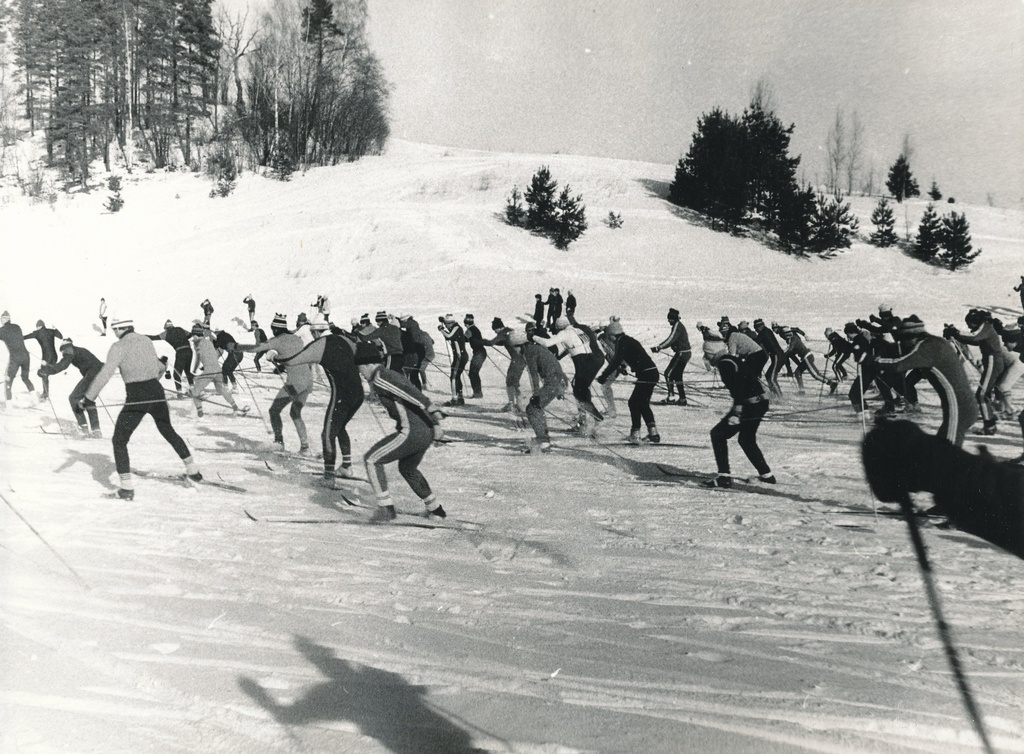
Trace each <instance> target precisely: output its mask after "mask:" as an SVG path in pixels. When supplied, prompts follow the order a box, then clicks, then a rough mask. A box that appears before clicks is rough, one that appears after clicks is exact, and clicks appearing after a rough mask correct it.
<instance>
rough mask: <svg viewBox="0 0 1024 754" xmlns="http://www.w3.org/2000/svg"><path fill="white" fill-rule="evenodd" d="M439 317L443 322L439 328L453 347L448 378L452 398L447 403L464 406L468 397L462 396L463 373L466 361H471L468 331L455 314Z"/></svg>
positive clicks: (447, 404) (449, 345)
mask: <svg viewBox="0 0 1024 754" xmlns="http://www.w3.org/2000/svg"><path fill="white" fill-rule="evenodd" d="M438 319H439V320H440V321H441V324H440V325H438V328H437V329H438V331H440V333H441V335H442V336H443V337H444V339H445V340H446V341H448V347H449V348H450V349H451V364H452V366H451V372H450V373H449V375H448V378H449V380H451V384H452V399H451V400H450V401H448V402H447V403H446V404H445V405H446V406H464V405H465V404H466V399H465V398H464V397H463V396H462V373H463V371H464V370H465V369H466V363H467V362H468V361H469V354H467V353H466V333H465V332H464V331H463V329H462V326H461V325H460V324H459V323H458V322H456V321H455V316H454V315H452V314H446V315H444V316H443V317H439V318H438Z"/></svg>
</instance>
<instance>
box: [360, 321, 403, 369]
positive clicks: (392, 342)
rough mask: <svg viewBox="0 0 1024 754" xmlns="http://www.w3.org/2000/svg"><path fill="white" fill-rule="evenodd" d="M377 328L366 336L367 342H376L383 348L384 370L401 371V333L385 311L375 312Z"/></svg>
mask: <svg viewBox="0 0 1024 754" xmlns="http://www.w3.org/2000/svg"><path fill="white" fill-rule="evenodd" d="M374 319H375V321H376V323H377V327H376V328H374V329H373V330H371V331H370V332H369V333H367V334H366V338H367V339H368V340H378V341H380V343H381V344H382V345H383V346H384V368H385V369H391V370H392V371H396V372H400V371H402V366H403V364H404V363H405V353H404V351H403V350H402V331H401V330H400V329H399V328H398V326H397V325H395V324H394V323H393V322H392V317H391V315H390V314H388V313H387V312H385V311H379V312H377V316H376V317H375V318H374Z"/></svg>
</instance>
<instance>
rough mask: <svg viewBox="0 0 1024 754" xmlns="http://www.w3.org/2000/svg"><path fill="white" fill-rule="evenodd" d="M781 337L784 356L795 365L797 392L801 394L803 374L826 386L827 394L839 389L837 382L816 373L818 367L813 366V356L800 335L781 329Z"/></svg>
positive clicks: (789, 329)
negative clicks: (784, 343) (784, 350)
mask: <svg viewBox="0 0 1024 754" xmlns="http://www.w3.org/2000/svg"><path fill="white" fill-rule="evenodd" d="M782 337H783V339H785V341H786V343H787V344H788V345H787V346H786V355H787V356H788V357H789V358H791V359H793V361H794V362H795V363H796V369H795V370H794V371H793V376H794V377H796V384H797V392H799V393H800V394H803V392H804V378H803V375H804V372H807V373H808V374H809V375H811V377H813V378H814V379H816V380H817V381H818V382H820V383H822V384H823V385H828V394H829V395H832V394H833V393H834V392H835V391H836V388H837V387H839V380H834V379H829V378H828V377H826V376H825V375H823V374H822V373H821V372H819V371H818V367H817V366H816V365H815V364H814V354H812V353H811V351H810V349H809V348H808V347H807V344H806V343H805V342H804V339H803V338H802V337H801V336H800V334H799V333H797V332H796V331H795V330H793V329H792V328H791V327H783V328H782Z"/></svg>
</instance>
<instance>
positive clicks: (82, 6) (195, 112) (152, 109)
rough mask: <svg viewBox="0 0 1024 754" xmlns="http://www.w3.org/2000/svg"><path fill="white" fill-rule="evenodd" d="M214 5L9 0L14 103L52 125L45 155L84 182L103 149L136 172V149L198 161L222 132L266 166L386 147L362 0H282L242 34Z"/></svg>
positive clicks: (380, 87) (30, 122)
mask: <svg viewBox="0 0 1024 754" xmlns="http://www.w3.org/2000/svg"><path fill="white" fill-rule="evenodd" d="M213 2H214V0H13V1H12V3H11V4H10V13H9V14H7V15H6V16H3V15H0V34H4V33H6V34H8V36H9V37H10V38H11V40H12V42H13V44H12V49H13V51H14V57H15V63H16V71H15V73H16V76H17V79H18V82H19V84H20V87H19V95H20V102H19V106H20V107H22V108H23V113H24V117H25V121H26V125H27V129H28V131H29V133H30V134H32V135H34V134H36V133H39V132H42V133H43V134H44V137H45V146H46V156H47V164H48V165H49V166H51V167H57V168H60V169H61V170H62V171H63V172H64V174H65V175H66V176H67V177H68V178H69V179H70V180H71V181H73V182H77V183H80V184H82V185H83V186H84V185H86V183H87V181H88V179H89V176H90V165H91V163H92V162H93V161H94V160H96V159H97V158H102V159H103V161H104V165H105V168H106V170H108V171H109V170H110V168H111V160H112V155H111V150H112V149H119V150H121V151H122V153H123V154H124V158H125V162H126V163H127V165H128V167H129V169H131V166H132V162H133V160H134V154H133V153H134V147H135V146H136V145H138V146H139V147H141V149H142V150H143V152H144V153H145V155H146V158H147V160H148V162H149V163H150V165H151V167H153V168H157V169H160V168H164V167H171V166H173V165H175V164H177V163H179V162H180V164H183V165H185V166H189V167H190V168H191V169H193V170H198V169H199V167H200V164H201V163H202V160H203V157H204V155H203V154H202V153H201V150H202V148H203V147H204V146H205V145H206V144H207V143H208V142H209V141H210V140H211V138H213V137H216V136H222V137H226V138H234V137H237V138H240V139H242V140H243V142H244V143H245V144H247V145H248V147H249V149H250V152H249V154H250V159H251V160H252V162H253V163H254V164H258V165H269V164H270V163H271V161H272V160H276V162H277V164H278V165H282V164H290V165H293V166H294V165H299V164H301V165H311V164H332V163H335V162H338V161H339V160H342V159H356V158H358V157H359V156H362V155H364V154H368V153H371V152H374V151H379V150H380V149H381V148H382V147H383V144H384V142H385V140H386V139H387V137H388V135H389V127H388V119H387V111H386V107H387V97H388V85H387V83H386V82H385V81H384V78H383V74H382V72H381V70H380V66H379V63H378V62H377V60H376V58H375V56H374V55H373V53H372V51H371V50H370V48H369V45H368V43H367V41H366V36H365V22H366V14H367V11H366V2H365V0H335V1H334V2H332V0H298V2H297V3H275V4H273V5H272V9H271V10H270V11H268V12H267V13H266V14H265V15H264V16H263V17H261V18H260V19H259V20H258V23H257V24H256V25H255V27H253V28H254V29H255V30H254V31H252V33H251V36H250V37H249V38H248V40H247V41H246V38H245V34H246V33H248V32H243V30H242V27H243V24H242V21H241V19H238V20H237V22H236V23H232V22H227V21H225V20H224V19H225V18H226V16H223V17H222V18H221V21H220V22H219V23H218V22H215V20H214V15H213V10H212V9H213ZM5 7H6V6H5ZM243 58H245V64H243V62H242V60H243ZM232 79H233V83H234V87H232V86H231V83H232ZM232 92H233V93H234V108H233V110H232V109H230V108H227V106H228V105H229V103H230V99H231V97H230V95H231V93H232ZM222 109H223V110H227V111H228V114H227V116H226V117H220V115H219V114H220V112H221V110H222Z"/></svg>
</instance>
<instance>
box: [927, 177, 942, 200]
mask: <svg viewBox="0 0 1024 754" xmlns="http://www.w3.org/2000/svg"><path fill="white" fill-rule="evenodd" d="M928 198H929V199H931V200H932V201H933V202H937V201H939V199H941V198H942V192H941V191H939V184H937V183H936V182H935V181H934V180H933V181H932V187H931V188H930V189H928Z"/></svg>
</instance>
